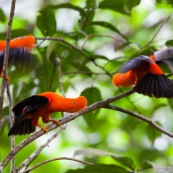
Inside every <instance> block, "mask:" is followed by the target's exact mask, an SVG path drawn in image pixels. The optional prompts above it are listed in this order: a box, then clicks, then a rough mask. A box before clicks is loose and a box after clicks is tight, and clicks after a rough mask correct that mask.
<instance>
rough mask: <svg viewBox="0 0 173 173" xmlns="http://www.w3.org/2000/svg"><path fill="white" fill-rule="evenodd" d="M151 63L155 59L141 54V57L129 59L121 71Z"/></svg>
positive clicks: (124, 71)
mask: <svg viewBox="0 0 173 173" xmlns="http://www.w3.org/2000/svg"><path fill="white" fill-rule="evenodd" d="M149 63H154V61H153V60H152V59H151V58H150V57H148V56H145V55H141V56H139V57H136V58H133V59H131V60H130V61H128V62H127V63H125V64H124V65H123V66H122V67H121V68H120V72H121V73H126V72H128V71H130V70H132V69H134V68H136V67H140V66H143V65H145V64H149Z"/></svg>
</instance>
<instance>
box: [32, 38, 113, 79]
mask: <svg viewBox="0 0 173 173" xmlns="http://www.w3.org/2000/svg"><path fill="white" fill-rule="evenodd" d="M35 38H36V39H37V40H52V41H59V42H62V43H64V44H65V45H67V46H69V47H71V48H73V49H74V50H76V51H78V52H79V53H80V54H81V55H83V56H84V57H85V58H87V59H89V60H90V61H92V62H93V63H94V65H95V66H97V67H99V68H100V69H102V70H103V71H104V72H105V73H106V74H107V75H108V76H110V77H112V74H111V73H109V72H108V71H107V70H105V68H104V67H102V66H100V65H98V64H97V63H96V62H95V60H94V59H93V58H92V57H90V56H88V55H87V54H86V53H85V52H84V51H83V50H81V49H80V48H78V47H77V46H74V45H73V44H71V43H69V42H68V41H66V40H65V39H64V38H53V37H45V38H38V37H35Z"/></svg>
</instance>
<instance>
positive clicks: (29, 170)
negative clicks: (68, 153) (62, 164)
mask: <svg viewBox="0 0 173 173" xmlns="http://www.w3.org/2000/svg"><path fill="white" fill-rule="evenodd" d="M57 160H71V161H74V162H79V163H83V164H86V165H92V163H91V162H86V161H82V160H79V159H75V158H70V157H58V158H54V159H50V160H45V161H43V162H40V163H38V164H36V165H35V166H33V167H32V168H30V169H27V170H25V171H23V172H22V173H28V172H31V171H32V170H34V169H35V168H37V167H39V166H42V165H44V164H46V163H49V162H52V161H57Z"/></svg>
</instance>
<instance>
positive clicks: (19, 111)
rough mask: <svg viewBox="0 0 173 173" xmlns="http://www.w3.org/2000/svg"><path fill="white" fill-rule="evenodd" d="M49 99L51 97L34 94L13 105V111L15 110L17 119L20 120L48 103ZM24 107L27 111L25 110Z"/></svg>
mask: <svg viewBox="0 0 173 173" xmlns="http://www.w3.org/2000/svg"><path fill="white" fill-rule="evenodd" d="M48 101H49V99H48V98H47V97H44V96H39V95H34V96H31V97H28V98H25V99H24V100H22V101H20V102H19V103H18V104H16V105H15V106H14V107H13V109H12V111H13V112H14V115H15V118H16V120H19V119H20V118H22V117H23V116H25V115H27V114H31V113H33V112H35V111H36V110H37V109H39V108H40V107H42V106H44V105H46V104H47V103H48ZM24 109H25V111H24V112H23V110H24Z"/></svg>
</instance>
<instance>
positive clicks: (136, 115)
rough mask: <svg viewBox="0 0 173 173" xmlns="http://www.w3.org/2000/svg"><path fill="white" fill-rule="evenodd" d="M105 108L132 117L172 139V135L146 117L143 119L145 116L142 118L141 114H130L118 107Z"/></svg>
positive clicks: (109, 106) (108, 106) (128, 111)
mask: <svg viewBox="0 0 173 173" xmlns="http://www.w3.org/2000/svg"><path fill="white" fill-rule="evenodd" d="M106 108H108V109H112V110H116V111H119V112H123V113H126V114H128V115H132V116H133V117H135V118H138V119H140V120H142V121H145V122H147V123H148V124H150V125H152V126H153V127H155V128H156V129H157V130H159V131H160V132H162V133H164V134H165V135H168V136H170V137H173V133H171V132H168V131H166V130H165V129H164V128H162V127H160V126H159V125H158V124H157V123H155V122H154V121H153V120H151V119H149V118H147V117H145V116H143V115H141V114H138V113H136V112H132V111H130V110H127V109H124V108H121V107H118V106H113V105H107V106H106Z"/></svg>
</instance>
